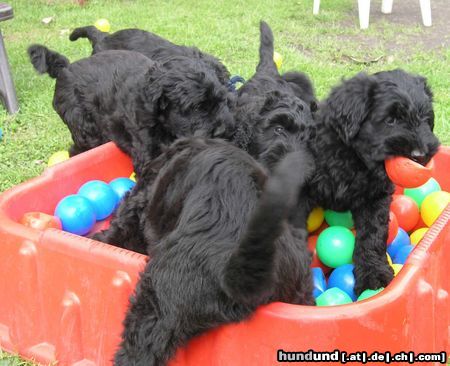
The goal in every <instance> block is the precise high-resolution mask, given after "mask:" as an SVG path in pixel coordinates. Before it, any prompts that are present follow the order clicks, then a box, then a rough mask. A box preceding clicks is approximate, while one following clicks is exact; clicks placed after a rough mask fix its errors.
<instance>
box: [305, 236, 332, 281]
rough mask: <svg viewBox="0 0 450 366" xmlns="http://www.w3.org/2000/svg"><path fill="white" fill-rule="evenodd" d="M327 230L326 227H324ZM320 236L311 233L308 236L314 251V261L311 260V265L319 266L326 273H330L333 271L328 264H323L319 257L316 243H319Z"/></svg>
mask: <svg viewBox="0 0 450 366" xmlns="http://www.w3.org/2000/svg"><path fill="white" fill-rule="evenodd" d="M323 230H325V229H323ZM318 237H319V236H318V235H310V236H308V248H309V250H310V251H311V253H312V256H313V257H312V261H311V267H312V268H313V267H319V268H322V271H323V273H324V275H327V274H328V273H330V272H331V269H332V268H330V267H328V266H326V265H325V264H323V263H322V262H321V261H320V259H319V257H318V256H317V251H316V245H317V238H318Z"/></svg>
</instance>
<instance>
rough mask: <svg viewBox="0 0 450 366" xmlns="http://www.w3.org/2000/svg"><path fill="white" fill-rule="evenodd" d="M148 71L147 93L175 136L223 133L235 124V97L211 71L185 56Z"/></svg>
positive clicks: (219, 134) (217, 134) (222, 134)
mask: <svg viewBox="0 0 450 366" xmlns="http://www.w3.org/2000/svg"><path fill="white" fill-rule="evenodd" d="M169 62H172V65H170V67H167V66H169V65H168V63H165V64H163V66H162V67H161V68H159V69H158V70H156V71H155V70H152V71H150V72H149V74H148V94H149V97H150V99H151V101H152V103H154V104H155V105H156V108H157V114H158V115H160V116H162V118H163V119H164V120H165V121H168V122H169V123H170V126H168V128H169V129H170V130H171V132H172V133H175V134H176V136H175V137H177V138H178V137H188V136H198V137H226V136H227V134H229V133H231V132H230V131H231V130H232V129H233V126H234V118H233V113H232V111H231V109H232V108H233V105H234V100H235V97H234V96H233V95H232V94H231V93H229V92H228V90H227V88H226V86H224V85H222V84H221V83H220V82H219V81H218V79H217V77H216V76H215V74H214V72H212V71H211V70H209V69H208V68H205V67H204V65H202V64H199V63H198V62H195V60H191V59H189V58H186V57H182V56H180V57H179V58H178V59H177V60H174V58H172V60H171V61H169Z"/></svg>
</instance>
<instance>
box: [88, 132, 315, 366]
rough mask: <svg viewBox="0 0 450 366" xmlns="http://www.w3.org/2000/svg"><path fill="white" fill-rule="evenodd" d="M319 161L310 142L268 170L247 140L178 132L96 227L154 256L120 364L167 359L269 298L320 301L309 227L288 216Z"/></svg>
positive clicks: (128, 322)
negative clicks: (247, 148)
mask: <svg viewBox="0 0 450 366" xmlns="http://www.w3.org/2000/svg"><path fill="white" fill-rule="evenodd" d="M283 156H284V155H281V156H280V159H282V158H283ZM313 169H314V166H313V160H312V158H311V157H310V156H309V154H308V153H307V152H306V149H305V150H300V151H297V152H294V153H291V154H288V155H287V156H285V157H284V158H283V159H282V160H281V163H280V164H279V165H277V167H276V168H275V169H274V172H273V174H272V175H271V176H269V177H268V176H267V175H266V173H265V170H264V169H263V168H262V166H260V165H259V164H258V163H257V162H256V161H255V160H253V159H252V158H251V157H250V156H249V155H248V154H247V153H245V152H244V151H242V150H241V149H238V148H236V147H234V146H232V145H230V144H229V143H225V142H223V141H220V140H203V139H183V140H179V141H177V142H176V143H174V144H173V145H172V146H171V147H170V148H169V149H168V150H167V151H165V152H163V153H162V154H161V155H160V156H159V157H158V158H156V159H155V160H153V161H152V162H151V163H149V164H148V165H147V166H146V168H145V170H144V174H143V175H142V177H141V179H140V180H139V181H138V182H137V184H136V186H135V188H134V189H133V191H132V192H131V194H130V196H128V197H127V198H126V200H125V201H124V202H123V204H122V205H121V206H120V207H119V210H118V213H117V217H116V218H115V219H114V220H113V221H112V222H111V226H110V228H109V229H108V230H106V231H104V232H102V233H98V234H96V235H94V239H97V240H100V241H103V242H107V243H114V244H116V245H119V246H122V247H124V248H128V249H132V250H135V251H138V252H147V253H148V254H149V256H150V260H149V262H148V264H147V266H146V268H145V270H144V272H143V273H142V274H141V277H140V281H139V283H138V285H137V288H136V292H135V295H134V296H133V298H132V299H131V305H130V308H129V311H128V313H127V316H126V319H125V323H124V325H125V330H124V333H123V340H122V344H121V346H120V349H119V351H118V352H117V354H116V356H115V364H116V365H120V366H122V365H123V366H125V365H126V366H131V365H134V366H138V365H142V366H152V365H159V366H161V365H165V364H166V363H167V361H168V359H169V358H170V357H171V356H172V355H173V354H174V352H175V350H176V349H177V348H178V347H179V346H181V345H183V344H185V343H186V342H187V341H188V340H189V339H191V338H192V337H194V336H196V335H198V334H200V333H203V332H205V331H207V330H208V329H211V328H213V327H217V326H219V325H221V324H225V323H229V322H238V321H241V320H243V319H245V318H247V317H249V316H250V315H251V314H252V313H253V312H254V311H255V309H256V308H257V307H258V306H259V305H261V304H265V303H268V302H271V301H286V302H290V303H295V304H313V302H314V301H313V298H312V281H311V275H310V269H309V265H310V260H311V257H310V254H309V252H308V250H307V247H306V235H307V232H306V231H305V230H300V229H294V228H292V227H291V226H290V225H288V223H287V222H286V218H287V216H288V213H289V211H290V209H291V206H292V204H293V203H294V202H295V198H296V196H297V194H298V191H299V188H300V186H301V185H302V184H303V183H304V181H305V180H306V179H308V177H309V176H310V175H311V173H312V171H313Z"/></svg>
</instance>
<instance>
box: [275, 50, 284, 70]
mask: <svg viewBox="0 0 450 366" xmlns="http://www.w3.org/2000/svg"><path fill="white" fill-rule="evenodd" d="M273 62H275V65H277V69H278V70H280V69H281V66H282V65H283V56H281V55H280V54H279V53H278V52H276V51H275V52H274V53H273Z"/></svg>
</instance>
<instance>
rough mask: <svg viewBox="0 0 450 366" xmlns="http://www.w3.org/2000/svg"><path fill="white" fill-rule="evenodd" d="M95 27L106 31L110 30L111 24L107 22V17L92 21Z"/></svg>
mask: <svg viewBox="0 0 450 366" xmlns="http://www.w3.org/2000/svg"><path fill="white" fill-rule="evenodd" d="M94 26H95V28H97V29H98V30H99V31H100V32H105V33H108V32H109V31H110V30H111V25H110V24H109V22H108V19H98V20H97V21H96V22H95V23H94Z"/></svg>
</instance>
